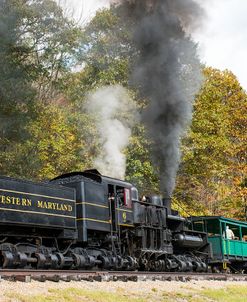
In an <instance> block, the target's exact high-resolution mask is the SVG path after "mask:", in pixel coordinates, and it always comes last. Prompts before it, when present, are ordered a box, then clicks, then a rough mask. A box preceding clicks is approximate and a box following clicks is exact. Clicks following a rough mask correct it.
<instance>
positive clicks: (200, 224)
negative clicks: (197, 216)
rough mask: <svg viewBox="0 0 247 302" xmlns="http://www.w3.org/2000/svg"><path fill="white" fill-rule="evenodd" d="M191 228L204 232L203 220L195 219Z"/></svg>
mask: <svg viewBox="0 0 247 302" xmlns="http://www.w3.org/2000/svg"><path fill="white" fill-rule="evenodd" d="M193 228H194V230H195V231H199V232H204V222H203V220H200V221H195V222H194V223H193Z"/></svg>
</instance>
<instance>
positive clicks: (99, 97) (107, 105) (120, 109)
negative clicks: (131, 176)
mask: <svg viewBox="0 0 247 302" xmlns="http://www.w3.org/2000/svg"><path fill="white" fill-rule="evenodd" d="M86 109H87V111H88V112H89V113H90V114H93V115H95V118H96V126H97V129H98V133H99V136H100V143H101V145H102V148H101V153H100V154H99V156H98V157H97V158H96V159H95V162H94V165H95V168H97V169H98V170H99V171H100V172H101V173H102V174H104V175H108V176H111V177H114V178H119V179H124V177H125V170H126V155H125V153H124V150H125V148H126V147H127V146H128V144H129V139H130V136H131V131H132V128H133V126H134V125H135V124H136V122H137V121H138V113H137V108H136V106H135V103H134V102H133V100H132V99H131V98H130V96H129V94H128V91H127V90H126V89H125V88H123V87H122V86H120V85H115V86H106V87H103V88H100V89H98V90H96V91H95V92H94V93H92V94H90V95H88V98H87V103H86Z"/></svg>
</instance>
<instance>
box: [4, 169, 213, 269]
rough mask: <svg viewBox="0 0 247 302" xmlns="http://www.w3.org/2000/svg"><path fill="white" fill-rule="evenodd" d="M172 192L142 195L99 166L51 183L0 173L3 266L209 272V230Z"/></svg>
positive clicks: (56, 179)
mask: <svg viewBox="0 0 247 302" xmlns="http://www.w3.org/2000/svg"><path fill="white" fill-rule="evenodd" d="M189 223H190V222H189V220H187V219H185V218H183V217H181V216H179V214H178V212H176V211H173V210H172V209H171V201H170V199H169V198H168V199H161V198H160V197H159V196H152V197H149V198H146V200H140V199H139V196H138V191H137V189H136V188H135V187H134V186H133V185H132V184H130V183H128V182H125V181H121V180H117V179H113V178H110V177H105V176H102V175H101V174H100V173H99V172H98V171H97V170H87V171H84V172H73V173H69V174H65V175H61V176H59V177H57V178H55V179H53V180H51V181H50V183H47V184H44V183H34V182H29V181H21V180H15V179H12V178H8V177H0V267H1V268H30V267H32V268H34V269H83V270H84V269H104V270H136V269H139V270H150V271H197V272H205V271H207V268H208V260H209V258H210V257H211V246H210V244H209V243H208V240H207V234H206V233H205V232H202V231H195V230H193V229H191V228H190V227H189Z"/></svg>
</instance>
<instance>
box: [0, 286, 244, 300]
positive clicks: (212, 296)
mask: <svg viewBox="0 0 247 302" xmlns="http://www.w3.org/2000/svg"><path fill="white" fill-rule="evenodd" d="M107 286H108V284H107V283H106V287H107ZM142 286H143V287H145V283H140V287H142ZM182 288H183V289H184V290H182V291H181V287H180V290H179V292H176V291H173V292H170V291H165V290H160V288H159V289H157V288H155V284H154V287H153V288H152V289H151V290H150V291H149V292H147V291H144V292H143V293H142V291H139V292H138V293H133V292H131V293H130V292H129V291H128V283H127V284H126V285H125V287H124V288H118V289H116V291H114V292H109V291H107V290H106V291H102V290H86V289H78V288H67V289H62V290H61V289H49V290H48V292H47V293H46V294H42V295H31V294H30V295H29V294H25V295H23V294H18V293H15V292H11V293H8V292H7V293H6V295H5V297H4V300H2V299H1V300H0V301H1V302H2V301H4V302H101V301H104V302H158V301H161V302H204V301H206V302H214V301H216V302H246V301H247V285H246V286H242V285H241V286H227V287H223V288H221V289H194V288H191V287H190V286H189V284H188V285H184V286H182Z"/></svg>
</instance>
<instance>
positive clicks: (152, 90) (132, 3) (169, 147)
mask: <svg viewBox="0 0 247 302" xmlns="http://www.w3.org/2000/svg"><path fill="white" fill-rule="evenodd" d="M118 3H120V7H119V8H121V9H119V11H120V12H121V14H122V13H123V12H124V14H127V16H126V17H128V18H131V19H132V20H133V24H135V28H134V29H133V44H134V45H135V47H136V49H137V51H138V53H139V59H138V60H137V62H136V63H134V64H133V66H132V76H131V82H132V84H134V86H136V87H138V88H139V90H140V94H141V96H142V97H143V98H145V99H148V100H149V103H148V106H147V107H146V108H145V110H144V112H143V114H142V122H143V123H144V124H145V126H146V129H147V132H148V135H149V137H150V139H151V140H152V141H153V150H152V157H153V162H154V164H155V165H156V166H157V168H158V170H159V174H160V189H161V191H162V192H163V193H164V194H165V196H171V194H172V192H173V190H174V187H175V180H176V174H177V170H178V167H179V163H180V141H181V137H182V136H183V135H184V134H185V131H186V128H187V126H188V125H189V124H190V121H191V118H192V107H193V99H194V96H195V94H196V93H197V91H198V90H199V88H200V86H201V80H202V75H201V66H200V61H199V59H198V56H197V52H196V51H197V49H196V45H195V43H194V42H193V41H192V40H191V38H190V35H189V34H190V31H192V30H193V29H194V28H195V27H196V26H198V24H199V20H200V18H202V14H203V12H202V9H201V7H200V6H199V5H198V4H197V3H196V1H193V0H153V1H151V0H125V1H124V0H122V1H118Z"/></svg>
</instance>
